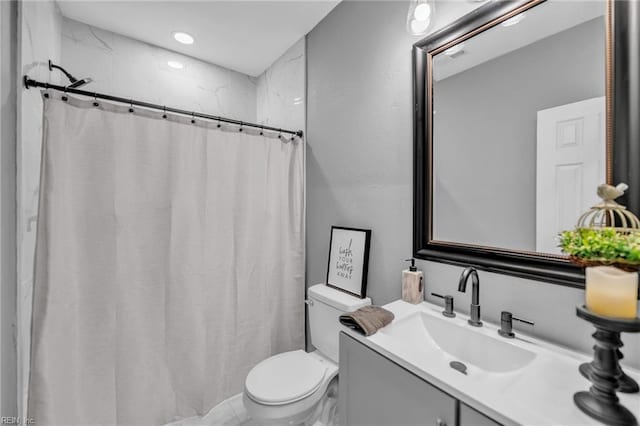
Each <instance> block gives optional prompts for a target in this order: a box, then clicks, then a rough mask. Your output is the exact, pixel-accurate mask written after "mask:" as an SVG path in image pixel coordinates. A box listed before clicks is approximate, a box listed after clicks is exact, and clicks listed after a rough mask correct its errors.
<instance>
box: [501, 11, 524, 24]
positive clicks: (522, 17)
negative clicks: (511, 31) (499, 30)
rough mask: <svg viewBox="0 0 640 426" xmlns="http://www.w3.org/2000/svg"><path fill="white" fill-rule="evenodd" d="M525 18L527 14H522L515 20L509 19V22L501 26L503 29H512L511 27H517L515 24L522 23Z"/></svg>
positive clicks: (514, 18)
mask: <svg viewBox="0 0 640 426" xmlns="http://www.w3.org/2000/svg"><path fill="white" fill-rule="evenodd" d="M524 17H525V14H524V12H522V13H521V14H519V15H516V16H514V17H513V18H509V19H507V20H506V21H504V22H503V23H502V24H501V25H502V26H503V27H510V26H512V25H515V24H517V23H518V22H520V21H522V20H523V19H524Z"/></svg>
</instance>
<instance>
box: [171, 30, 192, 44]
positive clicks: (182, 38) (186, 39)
mask: <svg viewBox="0 0 640 426" xmlns="http://www.w3.org/2000/svg"><path fill="white" fill-rule="evenodd" d="M173 38H175V39H176V41H177V42H179V43H182V44H193V42H194V41H195V39H194V38H193V36H192V35H191V34H187V33H184V32H182V31H175V32H174V33H173Z"/></svg>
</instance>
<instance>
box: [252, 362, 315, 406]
mask: <svg viewBox="0 0 640 426" xmlns="http://www.w3.org/2000/svg"><path fill="white" fill-rule="evenodd" d="M325 372H326V367H325V365H323V363H321V362H320V361H319V360H317V359H315V358H314V357H312V356H310V355H309V354H308V353H306V352H305V351H302V350H298V351H292V352H285V353H282V354H278V355H274V356H272V357H270V358H267V359H265V360H264V361H262V362H260V363H259V364H258V365H256V366H255V367H253V369H252V370H251V371H250V372H249V374H248V375H247V380H246V382H245V390H246V391H247V393H248V395H249V396H250V397H251V398H252V399H253V400H255V401H257V402H260V403H262V404H266V405H278V404H286V403H291V402H295V401H299V400H301V399H303V398H305V397H307V396H308V395H311V394H312V393H314V392H315V391H316V390H317V389H318V388H319V387H320V385H321V384H322V379H323V378H324V375H325Z"/></svg>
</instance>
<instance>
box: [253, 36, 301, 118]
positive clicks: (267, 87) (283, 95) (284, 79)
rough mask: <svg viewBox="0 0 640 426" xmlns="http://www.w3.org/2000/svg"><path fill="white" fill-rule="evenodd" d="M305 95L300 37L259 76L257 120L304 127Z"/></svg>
mask: <svg viewBox="0 0 640 426" xmlns="http://www.w3.org/2000/svg"><path fill="white" fill-rule="evenodd" d="M304 96H305V39H304V38H302V39H300V40H298V41H297V42H296V43H295V44H294V45H293V46H291V47H290V48H289V50H287V51H286V52H285V53H284V54H283V55H282V56H281V57H280V58H279V59H277V60H276V61H275V62H274V63H273V65H271V66H270V67H269V68H268V69H267V70H266V71H265V72H264V73H262V75H260V77H258V83H257V95H256V101H257V108H256V111H257V117H258V123H260V124H265V125H269V126H274V127H278V128H286V129H291V130H304V126H305V98H304Z"/></svg>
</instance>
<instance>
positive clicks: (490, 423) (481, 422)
mask: <svg viewBox="0 0 640 426" xmlns="http://www.w3.org/2000/svg"><path fill="white" fill-rule="evenodd" d="M459 413H460V416H459V424H460V425H461V426H462V425H468V426H500V423H498V422H496V421H495V420H493V419H492V418H490V417H487V416H485V415H484V414H482V413H481V412H479V411H476V410H474V409H473V408H471V407H469V406H468V405H467V404H465V403H463V402H460V411H459Z"/></svg>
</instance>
